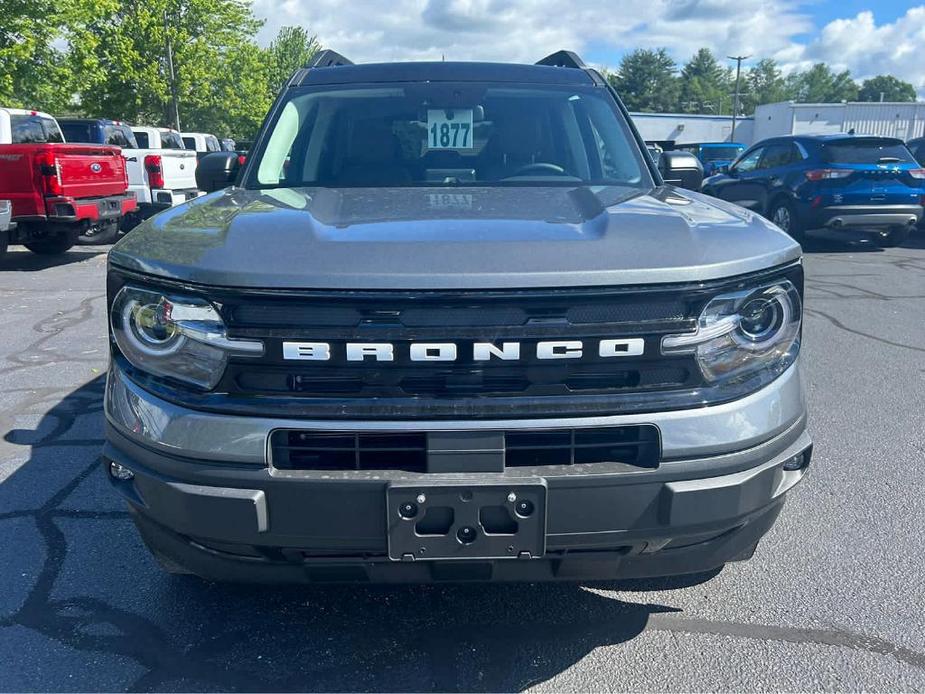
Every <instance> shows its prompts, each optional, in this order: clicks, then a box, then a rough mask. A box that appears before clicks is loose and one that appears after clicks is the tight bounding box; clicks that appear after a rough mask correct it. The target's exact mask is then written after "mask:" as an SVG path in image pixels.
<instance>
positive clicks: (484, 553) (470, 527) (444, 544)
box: [386, 478, 546, 561]
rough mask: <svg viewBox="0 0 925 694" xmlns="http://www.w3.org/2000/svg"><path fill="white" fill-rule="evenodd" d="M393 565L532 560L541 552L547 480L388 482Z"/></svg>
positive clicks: (390, 556)
mask: <svg viewBox="0 0 925 694" xmlns="http://www.w3.org/2000/svg"><path fill="white" fill-rule="evenodd" d="M386 511H387V514H388V519H387V527H388V543H389V558H390V559H392V560H393V561H415V560H418V561H420V560H428V561H430V560H452V559H491V560H494V559H536V558H538V557H542V556H543V554H544V553H545V551H546V482H545V480H543V479H541V478H529V479H526V480H524V479H521V480H518V481H517V482H504V481H499V482H483V481H478V482H476V483H471V482H466V481H444V482H435V483H429V484H424V485H422V484H415V483H410V482H393V483H392V484H390V485H389V487H388V488H387V490H386Z"/></svg>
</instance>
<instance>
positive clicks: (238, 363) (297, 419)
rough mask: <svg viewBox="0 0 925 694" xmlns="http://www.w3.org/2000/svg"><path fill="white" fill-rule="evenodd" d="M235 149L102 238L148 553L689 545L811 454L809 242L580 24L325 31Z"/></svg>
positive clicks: (378, 573) (707, 565)
mask: <svg viewBox="0 0 925 694" xmlns="http://www.w3.org/2000/svg"><path fill="white" fill-rule="evenodd" d="M238 161H239V160H238V158H237V155H236V154H235V153H233V152H227V153H226V152H218V153H214V154H209V155H207V156H206V157H204V158H203V160H202V161H201V162H200V167H206V168H209V167H213V168H214V169H215V170H220V171H224V172H226V178H227V180H226V181H225V182H224V184H223V185H224V186H226V187H224V188H223V189H221V190H218V191H215V192H212V193H210V194H208V195H206V196H204V197H201V198H199V199H197V200H194V201H191V202H187V203H184V204H182V205H179V206H177V207H174V208H172V209H170V210H167V211H165V212H163V213H162V214H160V215H158V216H157V217H155V218H152V219H150V220H147V221H145V222H144V223H142V224H141V225H140V226H139V227H138V229H137V230H136V231H135V232H134V233H132V234H130V235H129V236H127V237H125V238H124V239H123V240H122V241H120V242H119V243H118V244H117V245H116V246H115V247H114V248H113V249H112V251H111V253H110V256H109V272H108V310H109V317H110V329H111V338H112V339H111V346H112V360H111V366H110V371H109V377H108V382H107V388H106V417H107V443H106V446H105V451H104V458H105V466H106V470H107V474H108V476H109V479H110V480H111V482H112V485H113V487H114V488H115V490H117V491H118V493H119V494H121V495H122V496H123V497H124V498H125V500H126V501H127V502H128V506H129V509H130V510H131V514H132V517H133V518H134V520H135V522H136V524H137V526H138V528H139V530H140V532H141V536H142V537H143V539H144V541H145V543H146V544H147V545H148V547H149V548H150V549H151V550H152V552H153V554H154V555H155V556H156V557H157V559H158V560H159V561H160V562H161V564H162V565H163V566H164V567H165V568H167V569H168V570H170V571H173V572H183V573H193V574H197V575H199V576H202V577H206V578H209V579H220V580H236V581H237V580H241V581H244V580H247V581H268V582H269V581H354V580H356V581H384V582H389V581H411V582H420V581H439V580H443V581H456V580H552V579H570V580H578V579H589V578H598V579H601V578H617V577H644V576H664V575H671V574H682V573H695V572H705V571H709V570H713V569H716V568H718V567H721V566H722V565H724V564H725V563H727V562H732V561H737V560H742V559H747V558H748V557H749V556H751V554H752V553H753V551H754V550H755V548H756V546H757V544H758V542H759V540H760V539H761V537H762V536H763V535H764V534H765V533H766V532H767V531H768V529H769V528H770V527H771V526H772V524H773V523H774V521H775V519H776V518H777V516H778V514H779V513H780V511H781V508H782V505H783V501H784V496H785V494H786V492H787V491H788V490H790V489H791V488H792V487H793V486H794V485H795V484H796V483H797V482H799V481H800V479H801V478H802V477H803V475H804V473H805V471H806V470H807V467H808V465H809V462H810V454H811V442H810V439H809V437H808V434H807V433H806V431H805V419H806V416H805V412H804V404H803V392H802V389H801V383H800V373H799V368H798V366H799V364H798V361H799V360H798V355H799V351H800V341H801V318H802V310H801V304H802V293H803V268H802V265H801V250H800V247H799V245H798V244H797V243H795V242H794V241H793V240H792V239H791V238H790V237H788V236H787V235H786V234H784V233H783V232H781V231H780V230H779V229H777V228H776V227H774V226H773V225H772V224H771V223H770V222H768V221H766V220H764V219H762V218H761V217H760V216H758V215H757V214H755V213H753V212H750V211H748V210H744V209H742V208H739V207H736V206H734V205H731V204H728V203H724V202H722V201H717V200H714V199H712V198H709V197H706V196H704V195H701V194H699V193H697V192H692V191H690V190H684V189H682V188H680V187H674V186H671V185H668V184H666V181H667V180H675V181H679V182H681V183H684V184H685V185H690V186H692V187H695V188H696V187H697V185H698V184H699V178H700V177H701V176H702V173H701V171H700V169H699V164H697V163H696V161H694V158H693V156H692V155H690V154H687V153H673V152H666V153H664V154H663V155H662V156H661V159H660V163H659V164H658V165H656V163H655V162H653V161H652V160H651V159H650V158H649V157H648V156H647V155H646V154H645V150H644V143H643V141H642V140H641V139H640V137H639V135H638V133H637V132H636V130H635V129H634V127H633V125H632V123H631V121H630V119H629V117H628V116H627V112H626V109H625V108H624V107H623V105H622V104H621V102H620V100H619V99H618V98H617V95H616V94H615V93H614V91H613V90H612V89H611V87H610V86H609V85H608V84H607V83H606V81H605V80H603V79H602V78H601V76H600V75H599V74H598V73H597V72H596V71H595V70H593V69H590V68H587V67H586V66H584V64H583V63H582V62H581V61H580V59H578V57H577V56H575V55H574V54H571V53H568V52H560V53H556V54H553V55H552V56H549V57H548V58H545V59H543V60H541V61H540V62H539V63H538V64H536V65H507V64H485V63H452V62H442V63H408V64H366V65H353V64H352V63H350V62H349V61H348V60H346V59H344V58H343V57H341V56H339V55H337V54H336V53H333V52H330V51H326V52H324V53H322V54H321V55H320V56H319V57H318V59H317V60H316V61H315V62H314V63H313V64H312V65H311V66H309V67H306V68H305V69H302V70H299V71H298V72H297V73H296V74H295V75H294V76H293V77H292V78H291V80H290V81H289V83H288V85H287V87H286V88H285V89H283V90H282V92H281V94H280V96H279V98H278V99H277V101H276V103H275V104H274V105H273V107H272V109H271V111H270V113H269V115H268V117H267V119H266V122H265V124H264V126H263V128H262V130H261V132H260V134H259V135H258V138H257V140H256V142H255V144H254V147H253V148H252V149H251V152H250V155H249V156H248V157H247V160H246V162H244V163H243V165H239V164H238ZM238 166H240V167H241V168H240V170H237V169H236V167H238ZM232 183H233V184H234V185H230V184H232Z"/></svg>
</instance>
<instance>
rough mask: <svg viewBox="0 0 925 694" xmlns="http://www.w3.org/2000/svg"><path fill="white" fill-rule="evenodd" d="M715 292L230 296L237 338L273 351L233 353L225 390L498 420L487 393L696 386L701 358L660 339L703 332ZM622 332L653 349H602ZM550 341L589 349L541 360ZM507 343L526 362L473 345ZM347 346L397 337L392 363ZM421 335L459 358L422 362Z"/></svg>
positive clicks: (228, 316)
mask: <svg viewBox="0 0 925 694" xmlns="http://www.w3.org/2000/svg"><path fill="white" fill-rule="evenodd" d="M708 294H709V291H708V290H706V289H704V288H699V287H698V288H694V289H690V288H689V287H688V288H685V290H684V291H680V290H679V289H677V288H674V289H672V288H656V289H635V290H622V289H621V290H615V289H594V290H590V289H582V290H545V291H526V290H525V291H513V292H420V293H403V292H380V293H362V292H355V293H354V292H341V293H334V294H318V295H313V294H312V293H305V294H303V295H302V296H286V295H270V294H262V295H256V296H248V297H241V296H238V297H228V298H227V299H223V300H222V311H223V317H224V318H225V320H226V322H227V323H228V326H229V331H230V333H231V334H232V335H234V336H238V337H242V338H256V339H260V340H263V341H264V343H265V344H266V345H267V351H266V354H265V356H264V357H263V358H261V359H232V360H231V362H230V364H229V367H228V369H227V371H226V374H225V377H224V379H223V381H222V383H221V384H220V385H219V388H218V390H219V391H222V392H226V393H228V394H229V395H230V396H233V397H236V398H237V397H254V396H257V397H261V398H273V399H279V400H286V401H287V402H288V403H289V404H288V407H289V408H291V409H296V410H297V409H299V403H301V405H302V408H303V411H304V412H305V413H306V414H309V413H312V414H321V413H320V411H319V410H321V409H322V408H323V407H324V405H325V403H327V404H328V405H329V410H330V411H331V412H337V413H338V414H339V416H353V414H354V413H356V415H357V416H370V412H369V406H371V405H373V404H377V405H379V406H380V408H381V415H380V416H383V417H387V416H391V417H403V416H406V414H408V413H410V411H414V412H420V413H424V412H426V414H427V415H428V416H436V417H447V416H465V417H472V416H476V417H478V416H497V415H498V412H497V411H495V412H492V411H491V409H492V408H491V407H490V406H488V403H487V402H486V399H489V398H490V399H491V400H493V401H495V403H496V404H497V405H498V408H500V409H502V410H505V411H507V412H510V413H513V412H514V411H515V408H511V407H510V404H509V402H505V403H504V404H503V405H502V403H501V400H502V399H505V400H515V399H516V400H519V401H522V402H523V401H526V400H527V399H531V400H535V401H536V402H538V400H537V399H540V398H544V399H555V398H559V399H566V398H574V397H584V396H602V395H603V396H607V395H616V394H628V393H652V392H663V391H677V390H680V389H693V388H697V387H699V386H700V385H702V381H701V375H700V371H699V369H698V368H697V366H696V364H694V362H693V360H692V358H691V357H690V356H678V357H672V358H665V357H662V356H661V355H659V353H658V352H659V344H660V340H661V336H662V335H665V334H668V333H674V332H686V331H690V330H693V328H694V317H695V316H696V315H697V314H698V313H699V311H700V309H701V308H702V306H703V304H704V302H705V301H706V300H707V298H708ZM624 338H642V339H643V340H644V341H645V350H644V353H643V355H641V356H639V357H616V358H613V357H611V358H606V357H599V356H598V354H597V344H598V341H599V340H602V339H624ZM548 340H581V341H583V343H585V345H586V348H585V353H584V354H583V355H582V358H580V359H560V360H542V359H540V358H539V357H538V355H537V345H538V343H540V342H543V341H548ZM284 341H295V342H315V341H317V342H323V343H326V344H328V345H330V349H331V353H330V358H329V359H328V360H325V361H309V360H286V359H284V358H283V353H282V344H283V342H284ZM504 341H516V342H517V343H519V344H520V347H521V354H520V357H519V358H518V359H516V360H513V361H505V360H501V359H496V358H494V359H490V360H476V359H475V358H474V354H473V353H472V352H471V345H472V344H473V343H475V342H490V343H492V344H495V345H500V344H501V343H502V342H504ZM348 342H364V343H382V342H384V343H388V344H390V345H393V346H394V349H395V354H394V360H393V361H390V362H380V361H373V360H371V359H367V360H366V361H362V362H350V361H347V359H346V354H345V346H346V344H347V343H348ZM413 342H418V343H420V342H453V343H454V344H457V345H458V349H459V353H458V357H457V359H456V360H455V361H452V362H438V361H434V362H420V361H413V360H412V359H411V358H410V353H409V350H410V345H411V344H412V343H413ZM373 399H375V400H373ZM364 405H365V406H366V407H365V408H364ZM548 406H549V410H548V412H556V411H561V409H560V408H558V407H557V404H556V403H554V402H549V403H548ZM498 408H496V409H498ZM360 410H363V412H362V413H361V412H360ZM534 411H535V412H536V409H535V408H534ZM611 411H613V410H611ZM536 413H537V414H541V412H536ZM322 416H324V415H322ZM372 416H375V415H372Z"/></svg>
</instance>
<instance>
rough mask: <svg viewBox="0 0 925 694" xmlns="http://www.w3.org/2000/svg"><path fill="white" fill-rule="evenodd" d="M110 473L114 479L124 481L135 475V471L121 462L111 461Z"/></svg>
mask: <svg viewBox="0 0 925 694" xmlns="http://www.w3.org/2000/svg"><path fill="white" fill-rule="evenodd" d="M109 474H110V475H112V478H113V479H116V480H122V481H123V482H125V481H127V480H130V479H133V478H134V477H135V473H134V472H132V471H131V470H129V469H128V468H127V467H125V466H124V465H120V464H119V463H109Z"/></svg>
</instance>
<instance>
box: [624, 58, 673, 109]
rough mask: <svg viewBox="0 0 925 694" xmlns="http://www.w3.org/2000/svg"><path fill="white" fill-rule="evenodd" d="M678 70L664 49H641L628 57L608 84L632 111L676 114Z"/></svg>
mask: <svg viewBox="0 0 925 694" xmlns="http://www.w3.org/2000/svg"><path fill="white" fill-rule="evenodd" d="M676 71H677V66H676V65H675V62H674V60H672V59H671V56H669V55H668V51H667V49H664V48H659V49H657V50H649V49H644V48H640V49H637V50H635V51H633V52H632V53H627V54H626V55H625V56H623V60H622V61H620V67H619V68H618V70H617V72H616V74H611V75H609V76H608V79H609V80H610V82H611V84H613V86H614V88H615V89H616V90H617V93H618V94H619V95H620V97H621V98H622V99H623V103H624V104H625V105H626V107H627V108H628V109H629V110H631V111H676V110H677V109H678V97H679V96H680V85H679V83H678V78H677V76H676V75H675V72H676Z"/></svg>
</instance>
